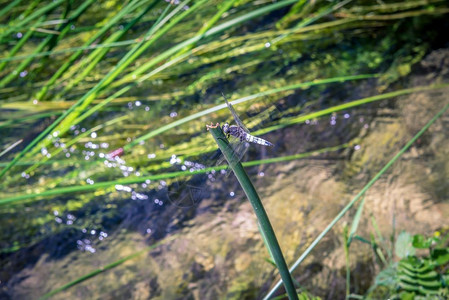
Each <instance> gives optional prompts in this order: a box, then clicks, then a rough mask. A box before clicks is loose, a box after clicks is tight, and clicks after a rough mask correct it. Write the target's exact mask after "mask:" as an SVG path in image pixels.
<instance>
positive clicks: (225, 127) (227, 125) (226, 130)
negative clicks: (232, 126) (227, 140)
mask: <svg viewBox="0 0 449 300" xmlns="http://www.w3.org/2000/svg"><path fill="white" fill-rule="evenodd" d="M221 129H223V132H224V133H225V134H229V124H228V123H225V124H224V125H223V127H222V128H221Z"/></svg>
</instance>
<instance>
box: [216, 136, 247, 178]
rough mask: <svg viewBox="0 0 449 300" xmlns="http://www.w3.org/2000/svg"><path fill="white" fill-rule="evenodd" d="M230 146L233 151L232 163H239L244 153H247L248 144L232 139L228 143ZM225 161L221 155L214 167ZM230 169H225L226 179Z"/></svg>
mask: <svg viewBox="0 0 449 300" xmlns="http://www.w3.org/2000/svg"><path fill="white" fill-rule="evenodd" d="M230 146H231V147H232V150H233V157H232V162H231V163H234V162H239V161H241V160H242V158H243V156H244V155H245V153H246V151H248V146H249V144H248V143H247V142H241V141H240V139H238V138H232V141H231V142H230ZM225 161H226V158H225V156H224V155H223V154H222V155H221V157H220V158H219V159H218V161H217V163H216V166H221V165H223V163H224V162H225ZM231 173H232V172H231V168H230V167H229V166H228V167H227V169H226V177H227V176H229V174H231Z"/></svg>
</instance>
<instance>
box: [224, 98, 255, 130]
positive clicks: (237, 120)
mask: <svg viewBox="0 0 449 300" xmlns="http://www.w3.org/2000/svg"><path fill="white" fill-rule="evenodd" d="M222 95H223V98H224V99H225V101H226V105H227V106H228V108H229V110H230V111H231V114H232V116H233V117H234V120H235V122H236V123H237V125H238V126H240V127H242V128H243V130H245V131H246V132H247V133H249V130H248V128H246V126H245V125H244V124H243V122H242V120H240V118H239V116H238V115H237V112H236V111H235V109H234V107H233V106H232V104H231V103H229V102H228V99H226V97H225V95H224V94H223V93H222Z"/></svg>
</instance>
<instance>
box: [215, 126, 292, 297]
mask: <svg viewBox="0 0 449 300" xmlns="http://www.w3.org/2000/svg"><path fill="white" fill-rule="evenodd" d="M209 131H210V132H211V133H212V136H213V137H214V139H215V142H217V145H218V147H219V148H220V150H221V152H222V153H223V155H224V156H225V158H226V160H227V161H228V163H229V167H230V168H231V169H232V171H233V172H234V174H235V177H237V180H238V181H239V183H240V185H241V186H242V188H243V191H244V192H245V194H246V196H247V197H248V200H249V202H250V203H251V205H252V207H253V209H254V213H255V214H256V216H257V220H258V222H259V225H260V229H261V230H262V231H263V236H264V237H265V238H266V242H267V244H268V248H269V251H270V253H271V254H272V255H273V259H274V261H275V263H276V266H277V268H278V270H279V273H280V275H281V278H282V282H283V283H284V287H285V290H286V291H287V294H288V298H289V299H298V295H297V293H296V289H295V286H294V284H293V280H292V277H291V274H290V272H289V270H288V268H287V264H286V263H285V259H284V255H283V254H282V250H281V247H280V246H279V243H278V241H277V239H276V235H275V234H274V230H273V227H272V226H271V223H270V220H269V219H268V215H267V213H266V212H265V209H264V207H263V204H262V202H261V201H260V198H259V195H258V194H257V191H256V189H255V188H254V186H253V184H252V182H251V180H250V179H249V177H248V174H246V172H245V169H243V166H242V164H241V162H240V161H239V160H238V159H237V158H236V156H235V153H234V151H233V149H232V147H231V146H230V145H229V142H228V140H227V138H226V137H225V135H224V133H223V131H222V130H221V128H220V127H219V126H218V127H216V128H210V130H209Z"/></svg>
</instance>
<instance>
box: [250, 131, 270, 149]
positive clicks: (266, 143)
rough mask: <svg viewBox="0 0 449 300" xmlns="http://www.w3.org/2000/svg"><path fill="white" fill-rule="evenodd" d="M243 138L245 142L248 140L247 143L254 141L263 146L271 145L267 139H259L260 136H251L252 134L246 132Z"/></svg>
mask: <svg viewBox="0 0 449 300" xmlns="http://www.w3.org/2000/svg"><path fill="white" fill-rule="evenodd" d="M245 140H246V141H247V142H249V143H256V144H259V145H263V146H273V144H272V143H270V142H269V141H267V140H264V139H261V138H259V137H256V136H253V135H251V134H248V133H247V134H246V137H245Z"/></svg>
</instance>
